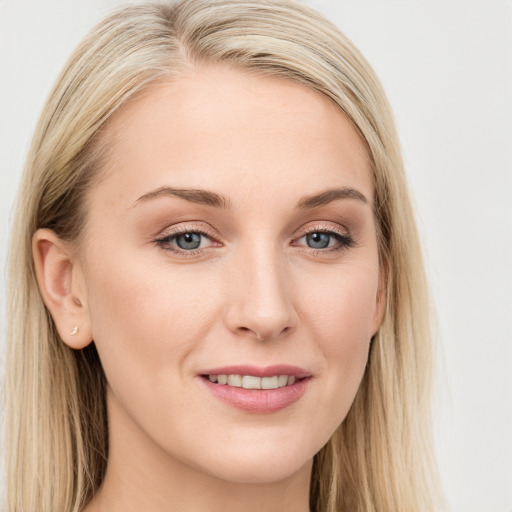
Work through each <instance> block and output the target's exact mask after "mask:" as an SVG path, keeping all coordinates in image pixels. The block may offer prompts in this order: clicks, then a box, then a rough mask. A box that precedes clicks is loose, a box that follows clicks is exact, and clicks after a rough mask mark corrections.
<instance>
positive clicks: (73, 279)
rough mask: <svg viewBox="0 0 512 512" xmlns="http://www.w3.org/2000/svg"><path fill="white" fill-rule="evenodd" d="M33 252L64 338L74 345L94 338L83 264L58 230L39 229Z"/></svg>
mask: <svg viewBox="0 0 512 512" xmlns="http://www.w3.org/2000/svg"><path fill="white" fill-rule="evenodd" d="M32 254H33V257H34V263H35V270H36V278H37V283H38V285H39V291H40V292H41V296H42V298H43V301H44V303H45V305H46V307H47V308H48V310H49V312H50V314H51V316H52V318H53V321H54V323H55V326H56V327H57V331H58V333H59V336H60V338H61V339H62V341H63V342H64V343H66V345H68V346H69V347H71V348H73V349H81V348H84V347H86V346H87V345H89V344H90V343H91V342H92V330H91V322H90V317H89V311H88V309H87V300H86V299H87V290H86V286H85V280H84V276H83V272H82V267H81V266H80V263H79V261H78V259H77V258H76V257H75V254H74V252H73V250H72V246H71V245H70V244H68V243H66V242H63V241H62V240H61V239H60V238H59V237H58V236H57V235H56V234H55V232H54V231H52V230H50V229H39V230H37V231H36V232H35V233H34V236H33V237H32Z"/></svg>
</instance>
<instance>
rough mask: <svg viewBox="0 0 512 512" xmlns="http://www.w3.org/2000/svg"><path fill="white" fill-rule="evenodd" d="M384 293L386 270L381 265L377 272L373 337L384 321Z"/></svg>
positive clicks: (385, 288)
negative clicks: (377, 283)
mask: <svg viewBox="0 0 512 512" xmlns="http://www.w3.org/2000/svg"><path fill="white" fill-rule="evenodd" d="M386 291H387V270H386V269H385V267H384V266H383V265H382V266H381V268H380V270H379V285H378V288H377V297H376V307H375V317H374V319H373V335H372V338H373V336H375V335H376V334H377V331H378V330H379V327H380V324H381V323H382V320H383V319H384V313H385V311H386Z"/></svg>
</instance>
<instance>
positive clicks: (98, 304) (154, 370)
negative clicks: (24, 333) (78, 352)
mask: <svg viewBox="0 0 512 512" xmlns="http://www.w3.org/2000/svg"><path fill="white" fill-rule="evenodd" d="M190 274H191V273H190V271H183V270H182V269H180V270H178V271H174V272H171V271H170V269H169V267H168V266H167V265H165V262H164V263H163V264H157V265H155V264H151V263H149V264H145V263H144V262H143V263H142V264H141V262H140V258H139V259H138V261H136V260H135V259H134V260H130V259H129V258H125V259H123V258H119V259H116V261H115V263H109V262H108V261H106V260H103V262H102V264H101V265H97V266H96V267H95V269H94V272H92V273H91V275H90V277H89V279H88V288H89V297H88V300H89V308H90V313H91V320H92V326H93V336H94V340H95V343H96V345H97V347H98V351H99V353H100V357H101V360H102V364H103V366H104V369H105V373H106V375H107V378H109V379H110V378H114V377H115V376H116V375H118V376H119V378H123V379H124V378H125V377H123V375H125V376H130V378H133V377H140V378H142V377H144V378H148V377H149V378H150V380H151V381H153V382H155V381H156V380H157V379H158V376H159V372H161V371H162V372H163V371H164V369H165V368H166V369H167V371H168V368H169V365H170V364H172V366H173V367H176V368H179V367H180V365H179V363H180V361H181V360H182V359H183V358H185V357H186V355H187V353H188V352H189V351H190V350H192V349H193V348H194V340H197V339H198V337H199V338H200V337H201V335H202V333H203V332H204V331H205V330H206V329H207V328H208V322H209V320H210V318H212V317H213V312H212V310H213V309H214V307H215V305H214V304H213V302H212V301H208V300H207V295H206V294H205V293H204V288H205V286H207V283H205V280H204V279H196V278H195V276H194V275H190Z"/></svg>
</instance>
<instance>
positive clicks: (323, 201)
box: [132, 186, 368, 210]
mask: <svg viewBox="0 0 512 512" xmlns="http://www.w3.org/2000/svg"><path fill="white" fill-rule="evenodd" d="M165 196H171V197H177V198H179V199H184V200H185V201H189V202H191V203H195V204H203V205H206V206H213V207H214V208H230V206H231V202H230V200H229V199H228V198H226V197H224V196H222V195H220V194H217V193H215V192H210V191H208V190H202V189H188V188H173V187H168V186H164V187H160V188H157V189H156V190H153V191H151V192H148V193H147V194H144V195H143V196H141V197H139V198H138V199H137V200H136V201H135V203H133V205H132V207H134V206H137V205H138V204H139V203H141V202H145V201H149V200H151V199H155V198H157V197H165ZM339 199H356V200H358V201H361V202H362V203H364V204H368V199H366V197H365V196H364V195H363V194H362V193H361V192H359V191H358V190H356V189H354V188H349V187H342V188H335V189H329V190H325V191H324V192H320V193H318V194H313V195H310V196H303V197H302V198H301V199H300V201H299V202H298V203H297V208H299V209H301V210H307V209H310V208H317V207H319V206H325V205H327V204H329V203H332V202H333V201H336V200H339Z"/></svg>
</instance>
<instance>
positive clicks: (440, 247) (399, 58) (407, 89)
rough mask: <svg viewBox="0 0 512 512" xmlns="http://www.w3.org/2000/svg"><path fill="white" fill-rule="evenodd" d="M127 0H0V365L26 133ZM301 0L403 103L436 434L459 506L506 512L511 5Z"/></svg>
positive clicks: (400, 112) (511, 275)
mask: <svg viewBox="0 0 512 512" xmlns="http://www.w3.org/2000/svg"><path fill="white" fill-rule="evenodd" d="M120 3H123V2H121V1H120V0H45V1H44V2H38V1H36V0H0V102H1V103H0V108H1V110H0V122H1V125H0V172H1V174H0V265H1V268H2V274H1V280H0V289H1V290H2V293H0V296H1V299H0V300H1V303H0V305H1V311H2V313H1V316H0V321H1V325H2V329H1V330H2V338H1V339H0V343H1V345H0V358H1V360H0V363H2V364H1V366H2V368H3V366H4V358H5V336H4V334H3V331H4V329H3V326H4V324H5V313H4V310H5V294H4V293H3V290H4V287H5V271H4V270H3V269H4V267H5V259H6V246H7V235H8V231H9V224H10V221H11V218H12V209H13V204H14V197H15V193H16V188H17V185H18V182H19V179H20V175H21V170H22V166H23V162H24V158H25V154H26V152H27V149H28V146H29V141H30V138H31V136H32V133H33V130H34V126H35V123H36V120H37V117H38V115H39V112H40V111H41V109H42V105H43V102H44V100H45V98H46V96H47V95H48V93H49V90H50V87H51V86H52V84H53V82H54V81H55V79H56V77H57V74H58V72H59V71H60V69H61V67H62V66H63V64H64V61H65V59H66V58H67V57H68V55H69V54H70V53H71V50H72V49H73V48H74V47H75V46H76V44H77V43H78V42H79V40H80V39H81V38H82V37H83V35H84V34H85V33H86V32H87V31H88V30H89V29H90V27H91V26H92V25H93V24H94V23H95V22H96V21H98V20H99V19H100V18H101V17H103V16H104V15H105V14H107V13H108V12H109V11H110V10H112V8H113V7H114V6H116V5H119V4H120ZM306 3H308V4H309V5H311V6H313V7H315V8H317V9H318V10H320V11H321V12H323V13H324V14H325V15H326V16H327V17H328V18H330V19H331V20H332V21H333V22H334V23H336V24H337V25H338V26H339V27H340V28H341V30H342V31H343V32H345V33H346V34H347V35H348V36H349V37H350V38H351V39H352V40H353V41H354V43H355V44H356V46H358V47H359V49H360V50H361V51H362V52H363V54H364V55H365V56H366V58H367V59H368V60H369V61H370V63H371V64H372V65H373V67H374V69H375V70H376V72H377V74H378V75H379V77H380V79H381V81H382V83H383V85H384V88H385V90H386V92H387V94H388V96H389V99H390V102H391V104H392V106H393V108H394V111H395V115H396V120H397V124H398V129H399V132H400V136H401V141H402V146H403V151H404V157H405V161H406V166H407V169H408V173H409V179H410V184H411V187H412V190H413V194H414V196H415V199H416V204H417V210H418V217H419V223H420V229H421V232H422V235H423V239H424V245H425V252H426V257H427V265H428V272H429V275H430V277H431V284H432V291H433V296H434V299H435V304H436V308H437V312H438V324H439V336H438V337H439V343H440V347H441V354H440V355H441V357H440V371H439V374H438V386H437V393H436V409H435V430H436V439H437V451H438V457H439V463H440V467H441V474H442V478H443V482H444V485H445V488H446V493H447V496H448V499H449V503H450V505H451V509H452V510H453V512H512V207H511V203H512V16H511V13H512V1H511V0H430V1H428V2H427V1H420V0H416V1H414V0H311V1H307V2H306ZM0 458H1V456H0ZM0 462H1V461H0Z"/></svg>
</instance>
